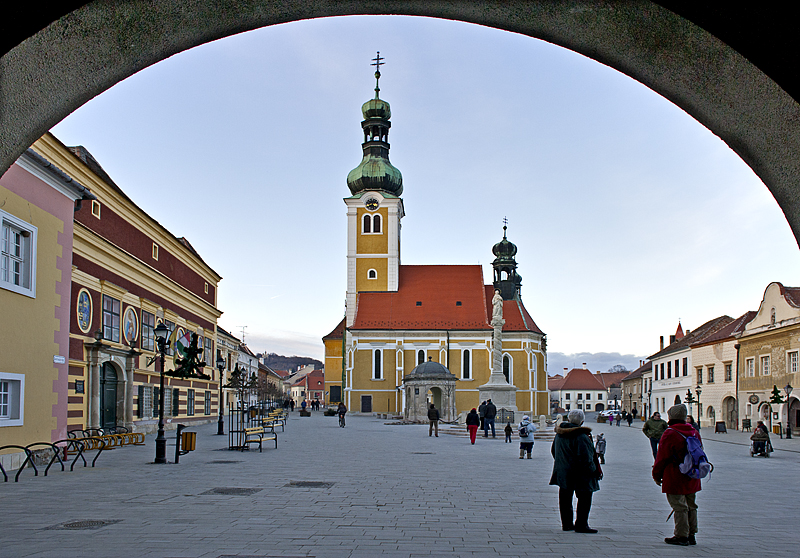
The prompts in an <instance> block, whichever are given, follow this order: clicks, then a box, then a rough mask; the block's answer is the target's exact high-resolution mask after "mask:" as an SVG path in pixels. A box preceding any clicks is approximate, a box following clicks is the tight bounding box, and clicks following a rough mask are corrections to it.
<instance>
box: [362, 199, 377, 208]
mask: <svg viewBox="0 0 800 558" xmlns="http://www.w3.org/2000/svg"><path fill="white" fill-rule="evenodd" d="M365 205H366V206H367V209H369V210H370V211H375V210H376V209H378V200H376V199H375V198H370V199H368V200H367V203H366V204H365Z"/></svg>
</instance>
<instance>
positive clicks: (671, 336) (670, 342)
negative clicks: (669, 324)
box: [669, 335, 675, 345]
mask: <svg viewBox="0 0 800 558" xmlns="http://www.w3.org/2000/svg"><path fill="white" fill-rule="evenodd" d="M674 342H675V336H674V335H670V336H669V344H670V345H672V344H673V343H674Z"/></svg>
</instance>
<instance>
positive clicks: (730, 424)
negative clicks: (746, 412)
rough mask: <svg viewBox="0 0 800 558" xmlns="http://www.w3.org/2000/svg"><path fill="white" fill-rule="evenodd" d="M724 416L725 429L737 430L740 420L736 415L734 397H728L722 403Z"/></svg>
mask: <svg viewBox="0 0 800 558" xmlns="http://www.w3.org/2000/svg"><path fill="white" fill-rule="evenodd" d="M722 414H723V417H724V418H725V427H726V428H727V429H728V430H735V429H736V427H737V425H738V424H739V419H738V417H737V413H736V399H734V398H733V397H726V398H725V400H724V401H723V402H722Z"/></svg>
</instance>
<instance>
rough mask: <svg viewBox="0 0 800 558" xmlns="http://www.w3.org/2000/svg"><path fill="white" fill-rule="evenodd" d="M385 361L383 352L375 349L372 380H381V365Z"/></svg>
mask: <svg viewBox="0 0 800 558" xmlns="http://www.w3.org/2000/svg"><path fill="white" fill-rule="evenodd" d="M382 360H383V351H382V350H381V349H375V352H374V354H373V359H372V379H373V380H380V379H381V378H382V376H381V364H382Z"/></svg>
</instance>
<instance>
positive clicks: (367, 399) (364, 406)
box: [361, 395, 372, 413]
mask: <svg viewBox="0 0 800 558" xmlns="http://www.w3.org/2000/svg"><path fill="white" fill-rule="evenodd" d="M361 412H362V413H371V412H372V396H371V395H362V396H361Z"/></svg>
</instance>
